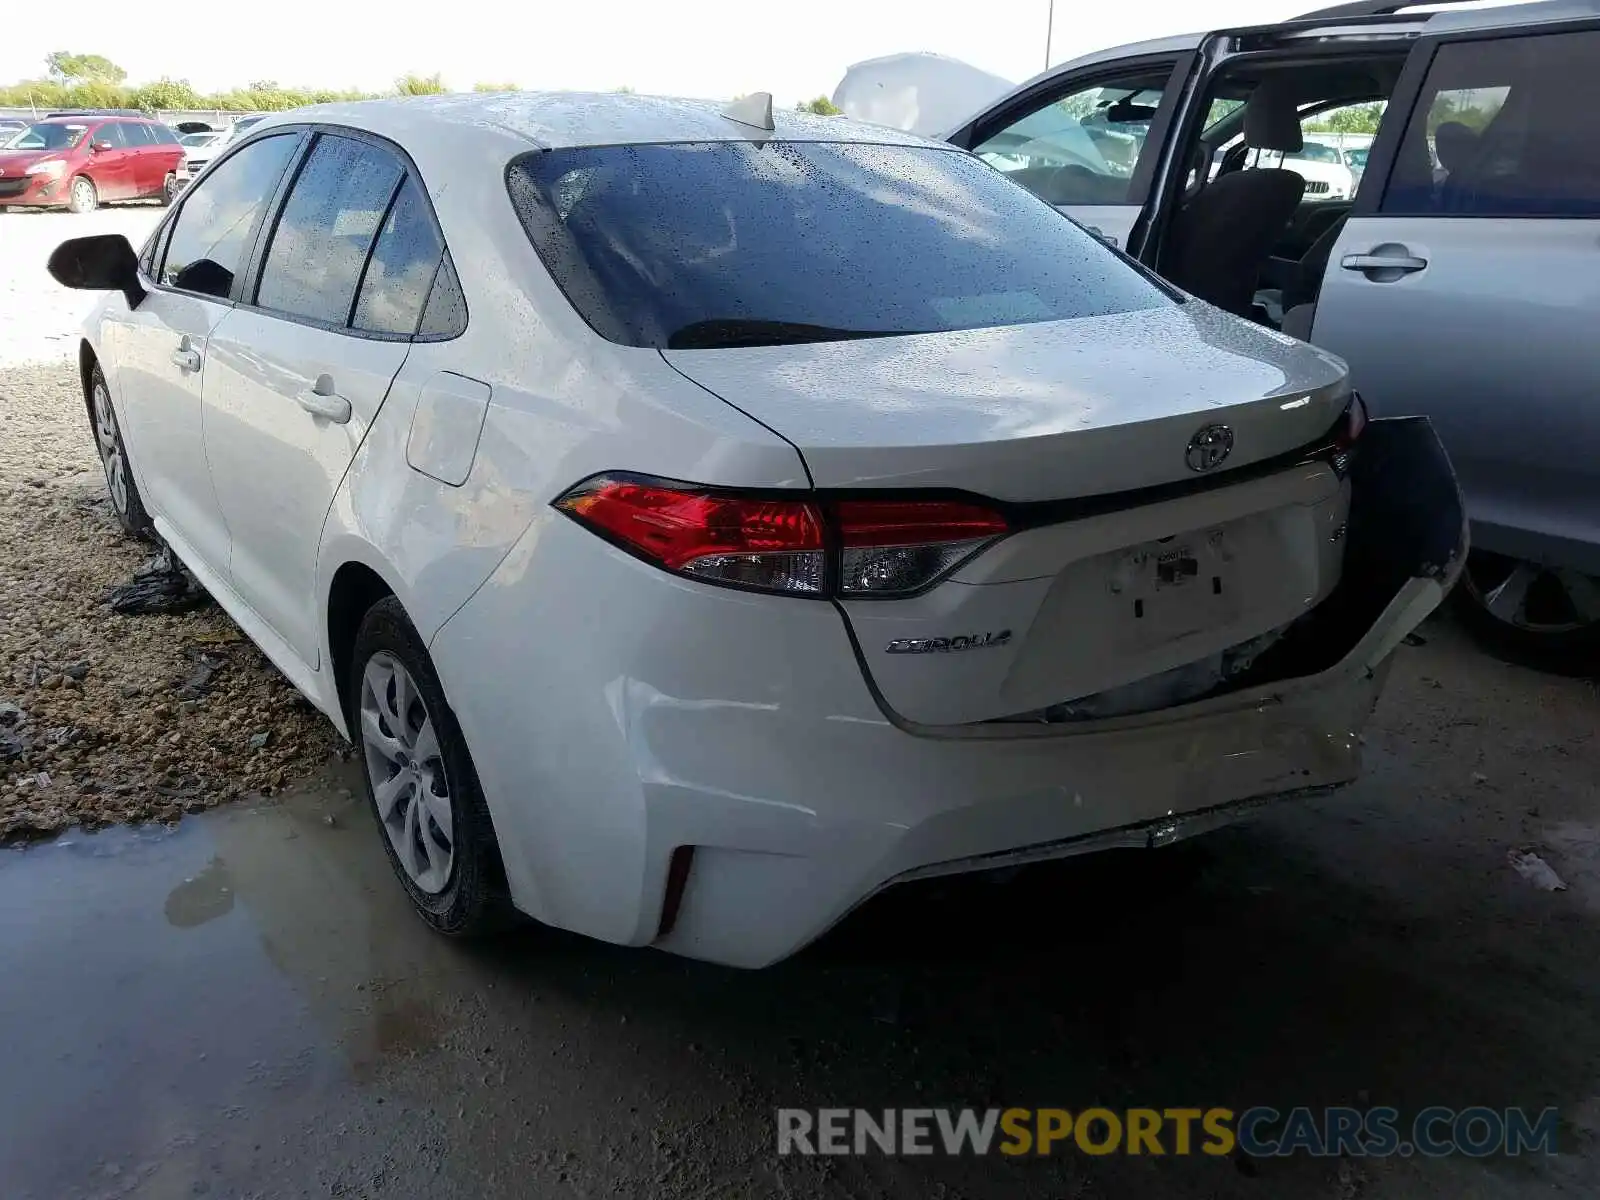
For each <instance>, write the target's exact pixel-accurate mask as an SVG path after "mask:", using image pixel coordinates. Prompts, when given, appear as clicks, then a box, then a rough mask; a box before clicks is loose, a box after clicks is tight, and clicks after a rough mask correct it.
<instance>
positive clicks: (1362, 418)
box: [1328, 394, 1367, 479]
mask: <svg viewBox="0 0 1600 1200" xmlns="http://www.w3.org/2000/svg"><path fill="white" fill-rule="evenodd" d="M1366 427H1367V406H1366V404H1365V403H1364V402H1363V401H1362V399H1361V397H1360V395H1359V394H1352V395H1351V397H1350V404H1349V407H1347V408H1346V409H1345V410H1344V416H1343V417H1342V418H1341V419H1340V424H1339V428H1338V429H1337V430H1336V431H1335V433H1334V437H1333V445H1332V446H1331V447H1330V448H1329V451H1328V463H1329V465H1331V466H1332V467H1333V473H1334V474H1335V475H1337V476H1338V477H1339V478H1340V479H1343V478H1344V477H1345V476H1346V475H1348V474H1349V473H1350V464H1351V462H1353V461H1354V459H1355V455H1356V442H1357V440H1359V439H1360V437H1361V434H1362V431H1364V430H1365V429H1366Z"/></svg>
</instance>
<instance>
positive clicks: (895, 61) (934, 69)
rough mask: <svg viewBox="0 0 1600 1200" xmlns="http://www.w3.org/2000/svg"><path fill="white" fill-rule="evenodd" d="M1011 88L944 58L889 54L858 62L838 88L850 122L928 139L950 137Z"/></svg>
mask: <svg viewBox="0 0 1600 1200" xmlns="http://www.w3.org/2000/svg"><path fill="white" fill-rule="evenodd" d="M1012 86H1013V84H1012V83H1011V81H1010V80H1007V79H1001V78H1000V76H998V75H991V74H989V72H987V71H982V70H979V69H978V68H977V67H974V66H971V65H970V64H968V63H964V62H962V61H961V60H960V59H955V58H946V57H945V56H944V55H942V54H890V55H886V56H885V57H883V58H869V59H867V60H866V61H865V62H858V63H856V64H855V66H853V67H851V68H850V69H849V70H847V71H846V72H845V73H844V78H843V79H842V80H840V81H839V86H838V87H837V88H835V89H834V92H833V102H834V104H835V105H837V106H838V107H839V108H840V110H842V111H843V113H844V115H845V116H847V117H853V118H854V119H856V120H858V121H871V122H872V123H873V124H874V125H888V126H890V127H892V128H894V129H905V130H909V131H910V132H912V133H920V134H922V135H924V136H926V137H939V136H941V135H942V134H946V133H950V132H952V131H953V130H955V129H956V127H957V126H959V125H961V124H962V123H963V122H965V121H966V119H967V118H968V117H970V116H972V114H973V113H975V112H977V111H979V110H980V109H982V108H984V107H986V106H988V105H989V104H991V103H992V102H993V101H995V100H998V99H999V98H1000V97H1001V96H1003V95H1004V94H1005V93H1006V92H1009V91H1010V90H1011V88H1012Z"/></svg>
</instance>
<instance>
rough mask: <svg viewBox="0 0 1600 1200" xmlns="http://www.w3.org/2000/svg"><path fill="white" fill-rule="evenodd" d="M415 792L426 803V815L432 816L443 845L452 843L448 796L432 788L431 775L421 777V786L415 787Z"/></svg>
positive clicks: (452, 830)
mask: <svg viewBox="0 0 1600 1200" xmlns="http://www.w3.org/2000/svg"><path fill="white" fill-rule="evenodd" d="M417 794H418V795H419V796H421V798H422V802H423V804H425V805H427V808H428V816H430V817H432V818H433V824H434V826H435V827H436V828H437V829H438V830H439V833H440V835H441V836H442V837H443V838H444V842H445V845H446V846H447V847H449V846H452V845H454V844H455V840H456V835H455V830H454V828H453V827H452V825H451V818H450V797H449V796H448V795H443V796H441V795H439V794H438V793H437V792H435V791H434V790H433V778H432V777H431V776H425V777H424V778H423V780H422V784H421V786H420V787H418V788H417Z"/></svg>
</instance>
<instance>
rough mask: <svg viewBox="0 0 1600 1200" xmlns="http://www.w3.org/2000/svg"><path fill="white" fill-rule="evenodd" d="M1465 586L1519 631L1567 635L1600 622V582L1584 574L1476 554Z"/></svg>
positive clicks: (1493, 614)
mask: <svg viewBox="0 0 1600 1200" xmlns="http://www.w3.org/2000/svg"><path fill="white" fill-rule="evenodd" d="M1461 582H1462V586H1463V587H1465V588H1466V590H1467V592H1468V594H1469V595H1470V596H1471V597H1472V599H1473V600H1474V601H1475V602H1476V603H1477V605H1478V606H1479V607H1480V608H1481V609H1482V610H1483V611H1484V612H1486V613H1488V614H1489V615H1490V616H1491V617H1493V618H1495V619H1496V620H1497V621H1500V622H1501V623H1503V624H1506V625H1509V626H1511V627H1512V628H1514V629H1520V630H1523V631H1525V632H1528V633H1535V634H1562V633H1571V632H1573V631H1575V630H1580V629H1584V628H1587V627H1589V626H1591V625H1594V624H1596V623H1597V622H1600V578H1596V577H1595V576H1593V575H1586V574H1584V573H1583V572H1581V571H1574V570H1571V569H1569V568H1566V567H1546V566H1542V565H1540V564H1539V563H1533V562H1528V561H1527V560H1525V559H1519V558H1508V557H1507V556H1505V555H1503V554H1490V553H1487V552H1484V551H1477V552H1475V553H1474V554H1473V555H1472V556H1471V558H1470V559H1469V560H1468V562H1467V569H1466V571H1465V572H1463V574H1462V578H1461Z"/></svg>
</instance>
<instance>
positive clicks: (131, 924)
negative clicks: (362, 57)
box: [0, 625, 1600, 1200]
mask: <svg viewBox="0 0 1600 1200" xmlns="http://www.w3.org/2000/svg"><path fill="white" fill-rule="evenodd" d="M1428 639H1429V640H1428V644H1427V645H1426V646H1423V647H1419V648H1408V649H1407V650H1406V651H1404V652H1403V660H1402V662H1401V664H1400V665H1399V667H1398V668H1397V671H1396V676H1395V679H1394V681H1393V683H1392V684H1391V688H1390V691H1389V694H1388V695H1387V696H1386V698H1385V700H1384V702H1383V705H1382V707H1381V709H1380V714H1379V720H1378V728H1377V730H1376V731H1375V732H1374V733H1373V735H1372V736H1371V737H1370V738H1369V744H1368V752H1369V773H1368V776H1367V778H1366V779H1364V780H1363V781H1362V783H1360V784H1359V785H1358V786H1357V787H1355V788H1354V789H1352V790H1350V791H1349V792H1347V793H1345V794H1343V795H1341V796H1337V797H1334V798H1331V799H1328V800H1324V801H1319V802H1317V803H1316V804H1314V805H1311V806H1306V807H1296V808H1293V809H1282V810H1278V811H1277V812H1275V813H1273V814H1272V815H1270V816H1268V817H1266V818H1264V819H1262V820H1259V821H1257V822H1255V823H1252V824H1251V825H1248V826H1244V827H1240V828H1237V829H1233V830H1228V831H1225V832H1223V833H1220V834H1217V835H1214V836H1212V837H1210V838H1207V839H1202V840H1200V841H1197V842H1194V843H1189V844H1187V845H1183V846H1179V847H1174V848H1171V849H1168V850H1163V851H1159V852H1156V853H1153V854H1119V855H1110V856H1101V857H1098V858H1094V859H1084V860H1079V861H1076V862H1068V863H1063V864H1055V865H1051V866H1046V867H1040V868H1034V869H1031V870H1029V871H1026V872H1023V873H1021V874H1019V875H1017V876H1014V877H1011V878H1009V879H1007V880H1006V881H1005V882H1003V883H997V882H993V881H990V880H987V879H983V880H958V881H954V882H948V881H947V882H943V883H938V884H925V885H917V886H915V887H907V888H903V889H899V890H897V891H895V892H891V893H889V894H887V895H885V896H883V897H881V898H880V899H879V900H877V901H875V902H873V903H872V904H870V905H868V906H867V907H865V908H864V909H862V910H861V911H859V912H858V913H857V914H856V915H855V916H854V917H852V918H851V920H850V921H849V922H847V923H846V924H845V925H844V926H842V927H841V928H840V929H839V930H837V931H836V932H835V933H834V934H833V935H831V936H830V937H829V938H828V939H826V940H825V941H824V942H823V943H821V944H819V945H818V946H816V947H814V948H812V949H811V950H809V951H807V952H806V953H805V954H803V955H801V956H799V957H798V958H796V959H794V960H792V961H790V962H788V963H785V964H782V965H780V966H778V967H776V968H773V969H771V970H768V971H764V972H756V973H741V972H734V971H729V970H726V969H722V968H717V967H710V966H705V965H702V964H697V963H691V962H687V961H683V960H678V959H673V958H670V957H668V956H665V955H662V954H659V953H656V952H653V951H640V950H622V949H618V948H614V947H609V946H603V945H599V944H596V943H592V942H588V941H584V940H582V939H579V938H575V937H570V936H566V935H562V934H557V933H553V932H551V931H547V930H538V929H532V928H530V929H524V930H520V931H517V932H515V933H513V934H510V935H507V936H505V937H503V938H501V939H498V940H496V941H493V942H490V943H486V944H481V945H477V946H460V945H456V944H452V943H447V942H445V941H443V940H441V939H439V938H437V937H435V936H434V935H432V934H431V933H430V932H429V931H428V930H427V929H426V928H424V927H423V926H422V924H421V923H420V922H419V921H417V920H415V919H414V918H413V917H412V916H411V915H410V913H409V911H408V910H407V908H406V904H405V901H404V898H403V896H402V894H401V892H400V889H399V888H398V886H397V885H395V883H394V882H393V881H392V880H391V878H390V876H389V868H388V864H387V862H386V860H385V858H384V855H383V853H382V850H381V848H380V846H379V842H378V840H377V834H376V832H375V830H374V828H373V825H372V823H371V819H370V817H369V816H368V815H367V813H366V812H365V810H364V808H363V807H362V806H361V802H360V801H359V800H352V799H349V798H348V797H344V798H341V797H340V795H339V789H340V788H351V787H352V786H353V783H354V780H353V778H352V777H351V776H350V775H349V774H348V769H347V768H343V767H338V768H335V769H334V770H333V772H332V773H331V774H330V775H329V776H328V777H327V778H325V779H320V780H315V781H312V782H311V784H309V785H308V786H307V787H306V788H304V789H302V790H300V791H298V792H295V793H293V794H291V795H290V796H288V797H287V798H285V799H283V800H282V801H281V802H280V801H274V802H272V803H270V804H263V805H259V806H247V805H239V806H234V807H232V808H227V809H222V810H218V811H216V812H213V813H209V814H206V815H204V816H201V817H198V818H190V819H185V820H184V821H183V822H182V823H181V824H180V825H178V826H177V827H176V828H174V829H166V828H163V827H159V826H157V827H147V828H141V829H132V830H130V829H126V828H121V829H111V830H106V831H103V832H100V833H95V834H85V833H81V832H74V833H70V834H68V835H66V836H65V837H63V838H61V839H59V840H58V841H56V842H53V843H50V844H46V845H41V846H35V847H32V848H28V849H25V850H10V851H5V852H3V853H0V1037H3V1039H4V1054H3V1058H0V1063H3V1067H4V1072H3V1076H0V1181H3V1182H0V1196H3V1197H4V1198H5V1200H17V1198H39V1200H64V1198H69V1197H120V1196H139V1197H161V1198H165V1197H193V1196H213V1197H257V1196H259V1197H298V1196H314V1197H365V1196H372V1197H427V1198H430V1200H431V1198H435V1197H471V1198H473V1200H478V1198H485V1200H487V1198H491V1197H501V1196H506V1197H513V1196H515V1197H523V1196H537V1197H544V1196H550V1197H579V1196H583V1197H588V1196H596V1197H598V1196H626V1197H643V1196H668V1197H745V1196H752V1197H754V1196H795V1197H809V1196H819V1197H822V1196H828V1197H832V1196H839V1197H873V1196H885V1197H901V1196H904V1197H918V1198H922V1197H952V1198H953V1197H963V1196H971V1197H985V1198H986V1197H991V1196H992V1197H999V1196H1008V1197H1009V1196H1023V1197H1030V1196H1037V1197H1041V1198H1042V1197H1054V1198H1061V1197H1074V1198H1078V1200H1094V1198H1098V1197H1122V1196H1135V1197H1157V1198H1162V1197H1174V1198H1176V1197H1185V1198H1189V1197H1193V1198H1197V1200H1198V1198H1200V1197H1234V1196H1240V1197H1260V1198H1263V1200H1268V1198H1270V1200H1279V1198H1280V1197H1284V1198H1289V1200H1296V1198H1300V1197H1307V1198H1310V1197H1337V1198H1339V1200H1354V1198H1356V1197H1423V1196H1428V1197H1433V1196H1437V1197H1449V1198H1451V1200H1456V1198H1461V1197H1493V1198H1498V1197H1522V1196H1534V1195H1537V1196H1550V1195H1573V1196H1592V1195H1595V1194H1596V1193H1597V1191H1600V1168H1597V1165H1596V1160H1595V1157H1594V1150H1595V1139H1596V1137H1597V1136H1600V1082H1597V1072H1600V786H1597V781H1600V745H1597V743H1596V734H1597V731H1600V719H1597V718H1600V699H1597V696H1596V691H1595V688H1594V686H1593V685H1592V684H1588V683H1582V682H1577V681H1570V680H1557V679H1550V678H1546V677H1541V676H1537V675H1533V674H1530V673H1528V672H1524V671H1520V670H1517V669H1515V668H1511V667H1507V666H1504V665H1502V664H1499V663H1495V662H1493V661H1491V660H1489V659H1487V658H1484V657H1482V656H1481V655H1478V654H1477V653H1476V652H1474V651H1473V650H1471V649H1470V648H1468V647H1466V646H1465V645H1464V644H1463V643H1462V642H1461V640H1460V639H1459V637H1458V636H1457V635H1456V634H1455V632H1454V631H1453V630H1451V629H1449V628H1448V627H1444V626H1438V625H1436V626H1434V627H1430V630H1429V632H1428ZM1523 848H1532V849H1534V850H1535V851H1537V852H1538V853H1539V854H1541V855H1542V856H1543V857H1544V858H1545V859H1546V861H1548V862H1549V863H1550V865H1551V866H1552V867H1553V869H1554V870H1556V872H1557V873H1558V874H1559V875H1560V876H1561V877H1562V879H1563V880H1564V881H1565V882H1566V884H1567V885H1568V890H1566V891H1561V892H1544V891H1539V890H1537V889H1536V888H1535V887H1533V886H1532V885H1531V884H1530V883H1528V882H1527V881H1526V880H1524V879H1522V878H1521V877H1520V876H1519V875H1517V873H1516V872H1515V871H1513V870H1512V869H1511V868H1510V867H1509V866H1508V864H1507V858H1506V856H1507V853H1508V852H1509V851H1510V850H1512V849H1523ZM946 1104H948V1105H957V1106H960V1105H974V1106H980V1107H986V1106H989V1105H998V1106H1001V1107H1004V1106H1008V1105H1023V1106H1029V1105H1033V1106H1043V1105H1059V1106H1062V1107H1066V1108H1071V1109H1081V1108H1083V1107H1085V1106H1087V1105H1089V1104H1104V1105H1108V1106H1109V1107H1111V1108H1113V1109H1116V1108H1126V1107H1143V1106H1150V1107H1156V1108H1164V1107H1171V1106H1175V1105H1193V1106H1197V1107H1206V1106H1211V1105H1226V1106H1229V1107H1233V1108H1244V1107H1248V1106H1250V1105H1252V1104H1273V1105H1275V1106H1278V1107H1280V1108H1288V1107H1292V1106H1293V1105H1297V1104H1305V1105H1313V1106H1320V1105H1327V1104H1350V1105H1357V1106H1363V1107H1364V1106H1366V1105H1368V1104H1393V1105H1395V1106H1397V1107H1400V1108H1402V1109H1404V1110H1407V1111H1412V1110H1415V1109H1417V1108H1420V1107H1422V1106H1424V1105H1429V1104H1441V1105H1448V1106H1451V1107H1456V1108H1462V1107H1466V1106H1468V1105H1474V1104H1482V1105H1491V1106H1495V1107H1504V1106H1508V1105H1522V1106H1525V1107H1528V1108H1532V1109H1540V1108H1543V1107H1545V1106H1547V1105H1553V1106H1556V1107H1557V1108H1558V1109H1559V1110H1560V1113H1561V1125H1560V1133H1559V1137H1558V1148H1559V1150H1560V1151H1561V1152H1560V1153H1559V1154H1558V1155H1556V1156H1554V1157H1546V1156H1543V1155H1537V1156H1532V1157H1524V1158H1519V1159H1510V1158H1492V1159H1487V1160H1472V1159H1467V1158H1453V1159H1445V1160H1422V1159H1401V1158H1392V1159H1383V1160H1375V1159H1366V1160H1358V1159H1344V1160H1333V1159H1322V1160H1313V1159H1309V1158H1296V1159H1280V1160H1259V1161H1241V1160H1239V1159H1238V1158H1237V1157H1236V1158H1232V1159H1210V1158H1203V1157H1198V1156H1197V1157H1193V1158H1179V1157H1167V1158H1162V1159H1155V1158H1150V1157H1143V1158H1129V1157H1121V1156H1116V1157H1110V1158H1094V1159H1091V1158H1088V1157H1085V1156H1083V1155H1081V1154H1070V1153H1069V1154H1066V1155H1062V1156H1057V1157H1053V1158H1051V1159H1049V1160H1028V1161H1020V1162H1019V1161H1010V1160H1004V1161H1002V1160H1000V1159H999V1158H988V1159H962V1160H949V1159H943V1158H920V1159H914V1158H900V1159H888V1158H883V1157H874V1158H863V1159H856V1158H831V1159H823V1158H795V1157H789V1158H782V1159H780V1158H779V1157H778V1156H777V1155H776V1154H775V1131H774V1118H773V1111H774V1109H775V1108H777V1107H778V1106H794V1107H812V1108H815V1107H819V1106H852V1105H864V1106H870V1107H884V1106H890V1105H895V1106H923V1105H946Z"/></svg>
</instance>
